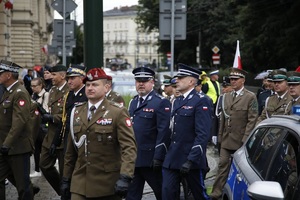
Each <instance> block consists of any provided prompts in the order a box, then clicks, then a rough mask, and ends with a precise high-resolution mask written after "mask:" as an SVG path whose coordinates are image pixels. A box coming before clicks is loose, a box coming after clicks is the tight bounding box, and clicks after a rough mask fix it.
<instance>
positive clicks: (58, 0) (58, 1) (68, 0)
mask: <svg viewBox="0 0 300 200" xmlns="http://www.w3.org/2000/svg"><path fill="white" fill-rule="evenodd" d="M64 1H65V17H66V18H67V17H68V16H69V15H70V13H71V12H73V11H74V10H75V9H76V8H77V4H76V3H75V2H74V1H72V0H55V1H54V2H53V3H52V4H51V6H52V8H53V9H54V10H56V11H57V12H58V13H59V14H60V15H61V16H62V17H64V13H63V11H64Z"/></svg>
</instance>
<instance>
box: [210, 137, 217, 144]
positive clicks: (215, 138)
mask: <svg viewBox="0 0 300 200" xmlns="http://www.w3.org/2000/svg"><path fill="white" fill-rule="evenodd" d="M211 141H212V143H213V144H214V145H217V142H218V137H217V136H212V138H211Z"/></svg>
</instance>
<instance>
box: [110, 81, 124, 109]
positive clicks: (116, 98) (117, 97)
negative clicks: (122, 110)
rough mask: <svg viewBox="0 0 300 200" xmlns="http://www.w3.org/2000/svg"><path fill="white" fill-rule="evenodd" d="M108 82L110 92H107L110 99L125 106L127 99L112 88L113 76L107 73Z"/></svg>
mask: <svg viewBox="0 0 300 200" xmlns="http://www.w3.org/2000/svg"><path fill="white" fill-rule="evenodd" d="M107 84H108V87H109V88H108V92H107V93H106V98H107V99H108V100H110V101H114V102H116V103H119V104H121V105H122V106H125V101H124V99H123V97H122V96H121V95H120V94H119V93H117V92H115V91H113V90H112V77H111V76H109V75H107Z"/></svg>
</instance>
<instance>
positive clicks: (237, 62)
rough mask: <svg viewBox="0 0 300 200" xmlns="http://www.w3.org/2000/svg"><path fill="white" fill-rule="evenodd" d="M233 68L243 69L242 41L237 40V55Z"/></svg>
mask: <svg viewBox="0 0 300 200" xmlns="http://www.w3.org/2000/svg"><path fill="white" fill-rule="evenodd" d="M233 68H238V69H243V68H242V60H241V54H240V42H239V41H238V40H237V44H236V51H235V57H234V62H233Z"/></svg>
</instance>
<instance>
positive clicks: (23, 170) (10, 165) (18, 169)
mask: <svg viewBox="0 0 300 200" xmlns="http://www.w3.org/2000/svg"><path fill="white" fill-rule="evenodd" d="M29 173H30V153H25V154H19V155H10V156H0V183H1V184H2V182H3V181H5V178H7V177H9V176H11V175H12V176H13V177H15V186H16V188H17V191H18V196H19V200H31V199H33V188H32V184H31V181H30V177H29ZM4 187H5V186H4ZM1 189H3V191H4V193H5V188H1ZM3 191H1V193H3ZM2 195H3V194H2Z"/></svg>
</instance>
